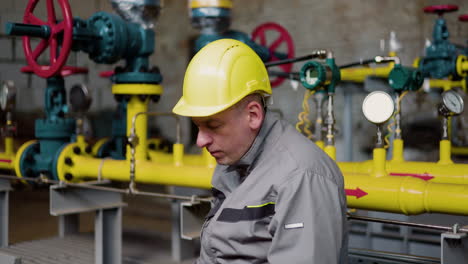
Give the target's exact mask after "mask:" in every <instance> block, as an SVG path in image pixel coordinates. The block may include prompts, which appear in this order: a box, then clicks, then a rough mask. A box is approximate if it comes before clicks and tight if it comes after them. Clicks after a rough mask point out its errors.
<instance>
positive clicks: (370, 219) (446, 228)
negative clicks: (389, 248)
mask: <svg viewBox="0 0 468 264" xmlns="http://www.w3.org/2000/svg"><path fill="white" fill-rule="evenodd" d="M347 217H348V219H349V220H358V221H366V222H375V223H382V224H392V225H402V226H409V227H419V228H427V229H434V230H439V231H446V232H453V233H459V232H462V233H468V228H466V227H465V226H464V227H462V228H460V225H459V224H454V225H453V226H451V227H450V226H440V225H430V224H421V223H413V222H406V221H398V220H390V219H382V218H374V217H368V216H360V215H351V214H347Z"/></svg>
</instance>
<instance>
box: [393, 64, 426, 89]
mask: <svg viewBox="0 0 468 264" xmlns="http://www.w3.org/2000/svg"><path fill="white" fill-rule="evenodd" d="M423 82H424V78H423V74H422V72H421V71H420V70H418V69H416V68H411V67H404V66H402V65H401V64H396V65H395V67H393V69H392V71H391V72H390V74H389V75H388V84H389V85H390V86H391V87H392V88H393V89H394V90H395V91H397V92H401V91H416V90H418V89H419V88H420V87H421V85H422V84H423Z"/></svg>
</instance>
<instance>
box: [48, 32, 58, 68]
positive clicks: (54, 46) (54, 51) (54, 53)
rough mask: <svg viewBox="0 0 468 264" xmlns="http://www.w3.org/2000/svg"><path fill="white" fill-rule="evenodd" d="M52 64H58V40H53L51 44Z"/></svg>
mask: <svg viewBox="0 0 468 264" xmlns="http://www.w3.org/2000/svg"><path fill="white" fill-rule="evenodd" d="M49 47H50V49H49V52H50V62H51V65H52V64H54V63H56V62H57V39H56V38H51V39H50V43H49Z"/></svg>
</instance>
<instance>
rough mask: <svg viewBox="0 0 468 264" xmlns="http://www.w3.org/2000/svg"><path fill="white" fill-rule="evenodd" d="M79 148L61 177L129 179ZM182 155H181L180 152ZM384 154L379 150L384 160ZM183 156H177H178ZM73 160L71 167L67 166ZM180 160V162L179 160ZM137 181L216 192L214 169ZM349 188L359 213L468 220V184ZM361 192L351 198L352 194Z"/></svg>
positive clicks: (395, 180) (354, 180) (145, 170)
mask: <svg viewBox="0 0 468 264" xmlns="http://www.w3.org/2000/svg"><path fill="white" fill-rule="evenodd" d="M73 146H74V144H70V145H68V146H67V147H65V148H64V150H63V152H62V153H61V155H60V157H59V167H58V169H59V170H58V171H59V178H60V179H61V180H64V178H65V177H64V175H65V174H67V173H68V174H69V175H68V176H70V175H72V176H73V180H72V181H74V182H79V181H82V180H85V179H95V178H96V175H98V174H100V175H101V176H102V178H103V179H109V180H114V181H128V180H129V162H128V161H125V160H111V159H109V160H102V159H97V158H92V157H86V156H84V155H76V154H74V153H73ZM176 152H178V151H176ZM380 154H381V151H380V150H378V151H377V155H380ZM176 155H178V154H175V156H176ZM65 157H71V158H72V163H69V164H71V165H67V164H65V162H63V161H64V159H65ZM174 160H177V158H174ZM135 173H136V175H135V180H136V182H138V183H146V184H164V185H177V186H185V187H194V188H204V189H208V188H211V183H210V182H211V175H212V173H213V168H210V167H208V166H188V165H183V164H179V165H174V164H159V163H156V162H149V161H145V160H138V161H137V169H136V171H135ZM344 176H345V188H346V192H347V194H348V196H347V197H348V206H349V207H352V208H357V209H368V210H378V211H386V212H393V213H404V214H420V213H427V212H432V213H450V214H458V215H468V207H466V204H467V203H468V185H456V184H440V183H433V182H427V181H423V180H421V179H416V178H412V177H389V176H383V177H375V175H373V176H363V175H356V174H351V173H345V174H344ZM353 191H354V192H356V191H360V192H358V193H348V192H353Z"/></svg>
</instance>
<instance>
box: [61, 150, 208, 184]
mask: <svg viewBox="0 0 468 264" xmlns="http://www.w3.org/2000/svg"><path fill="white" fill-rule="evenodd" d="M74 146H76V145H75V144H69V145H67V146H66V147H65V148H64V149H63V151H62V152H61V154H60V156H59V159H58V162H57V164H58V166H57V171H58V175H59V179H61V180H65V175H66V174H70V175H71V176H73V180H72V181H73V182H79V181H83V180H86V179H96V178H97V175H101V177H102V179H109V180H114V181H129V180H130V162H129V161H127V160H112V159H106V160H103V159H98V158H92V157H87V156H84V155H76V154H74V153H73V147H74ZM178 148H179V147H178ZM178 151H179V150H177V151H176V152H178ZM179 154H180V153H179ZM179 154H174V160H175V161H176V160H178V159H179V158H178V157H175V156H176V155H179ZM66 157H70V158H72V161H73V163H72V165H67V164H65V158H66ZM175 163H176V162H174V163H169V164H168V163H157V162H153V161H146V160H137V161H136V170H135V181H136V182H138V183H145V184H164V185H177V186H185V187H193V188H203V189H209V188H211V175H212V174H213V167H209V166H189V165H183V164H180V163H179V164H178V165H175ZM70 175H69V176H70Z"/></svg>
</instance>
